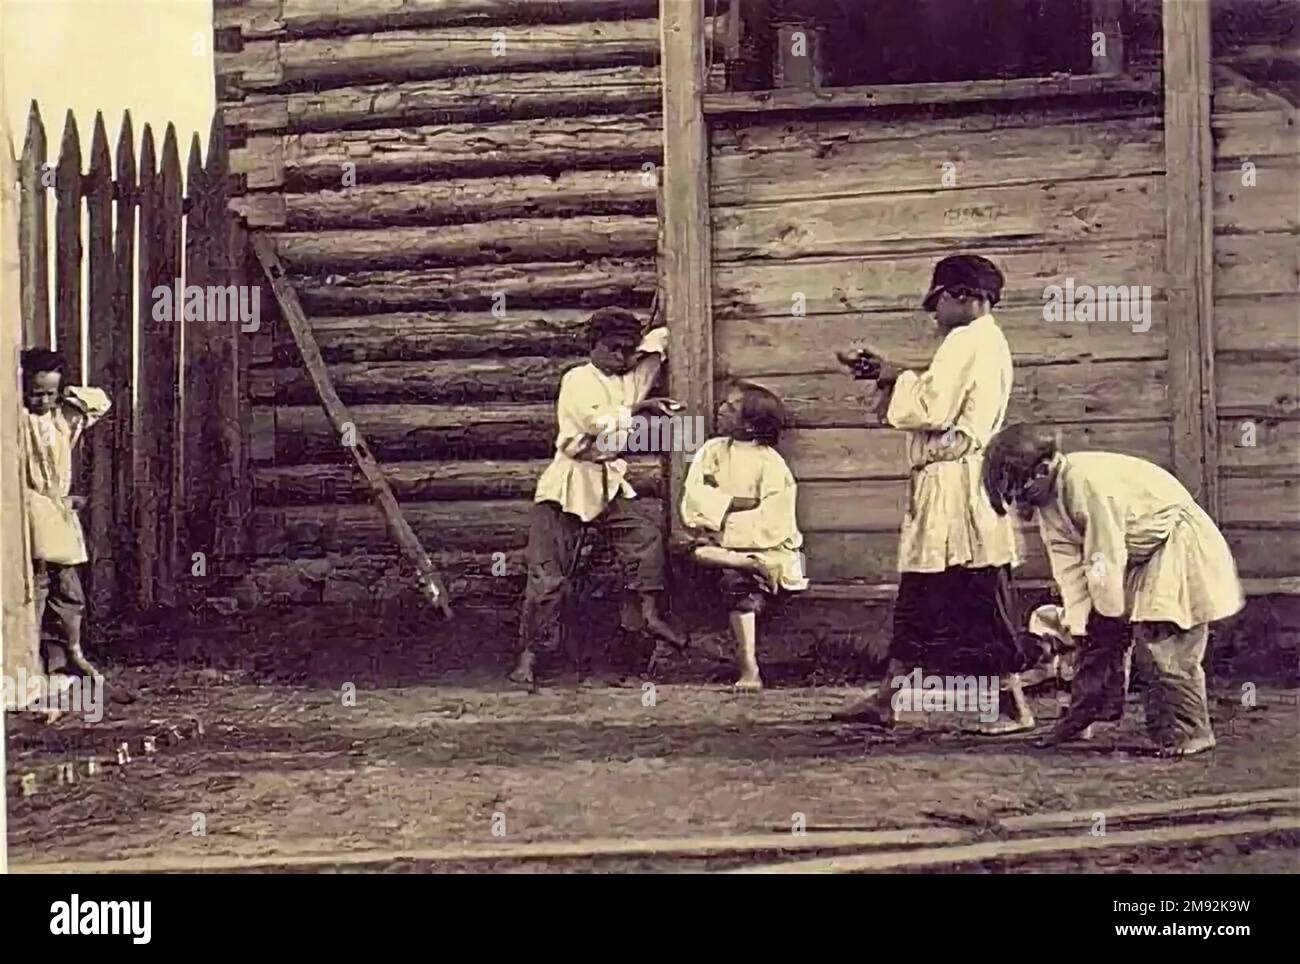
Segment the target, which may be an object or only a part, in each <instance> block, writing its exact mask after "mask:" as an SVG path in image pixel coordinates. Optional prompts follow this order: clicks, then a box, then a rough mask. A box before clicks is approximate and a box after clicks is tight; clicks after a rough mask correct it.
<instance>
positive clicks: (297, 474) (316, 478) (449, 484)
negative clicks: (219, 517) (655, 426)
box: [252, 455, 667, 506]
mask: <svg viewBox="0 0 1300 964" xmlns="http://www.w3.org/2000/svg"><path fill="white" fill-rule="evenodd" d="M548 465H550V459H526V460H518V461H514V460H492V459H472V460H465V461H443V460H426V461H421V462H391V463H389V464H388V465H386V466H384V475H385V476H386V477H387V478H388V481H389V484H390V485H392V487H393V494H394V495H396V496H397V497H398V499H399V500H401V501H402V502H406V501H412V502H428V501H445V500H455V499H471V500H484V499H527V498H531V497H532V495H533V492H534V490H535V489H536V487H537V479H538V477H539V476H541V474H542V471H543V470H544V469H545V468H546V467H547V466H548ZM252 476H253V488H254V491H255V493H256V496H257V503H258V505H263V506H276V505H306V504H311V503H314V502H329V503H342V502H363V501H365V500H367V499H368V498H369V496H370V489H369V487H368V486H367V485H366V483H365V480H364V479H363V478H361V476H360V475H359V474H358V473H357V471H356V469H354V468H353V467H352V466H349V465H336V464H322V465H293V466H283V465H278V466H258V467H257V468H256V469H254V471H253V473H252ZM663 476H664V470H663V462H662V460H661V459H659V458H658V457H657V456H653V455H645V456H642V455H635V456H632V457H630V458H629V459H628V481H629V482H631V484H632V487H633V488H634V489H636V491H637V494H638V495H642V496H647V497H653V498H663V497H664V496H665V495H666V494H667V493H666V492H665V486H664V484H663Z"/></svg>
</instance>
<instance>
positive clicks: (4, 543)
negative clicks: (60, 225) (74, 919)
mask: <svg viewBox="0 0 1300 964" xmlns="http://www.w3.org/2000/svg"><path fill="white" fill-rule="evenodd" d="M3 97H4V76H3V73H0V103H3V102H4V101H3ZM33 110H34V105H33ZM36 116H37V117H38V119H39V115H36ZM36 140H37V139H35V138H33V136H32V134H31V126H30V121H29V127H28V142H27V146H26V148H25V150H24V160H25V161H26V163H25V164H24V168H23V169H24V173H26V172H27V170H28V169H29V168H30V167H31V161H32V160H35V159H36V158H37V152H36V150H35V149H34V148H33V144H34V143H35V142H36ZM39 159H40V161H44V151H43V150H41V151H40V153H39ZM38 168H39V165H38ZM38 183H39V182H38ZM24 184H26V181H24ZM26 199H27V194H26V190H25V188H24V190H23V192H22V193H21V194H20V189H19V172H18V165H17V163H16V161H15V160H14V156H13V141H12V140H11V139H10V134H9V122H8V119H7V116H6V115H5V114H4V112H0V451H2V452H4V453H5V456H6V457H5V458H3V459H0V552H3V553H4V557H3V560H2V561H0V673H3V674H4V675H5V676H6V677H7V679H10V680H16V679H19V678H21V677H20V676H19V674H20V673H22V674H24V675H25V676H26V677H28V678H34V677H35V676H36V675H37V674H39V673H41V672H42V671H43V663H42V660H41V654H40V641H39V638H38V634H37V631H36V627H37V624H36V619H35V607H34V605H33V598H34V589H35V587H34V586H33V582H32V564H31V547H30V541H29V536H28V525H27V513H26V503H25V500H24V498H23V497H22V495H21V493H22V492H23V488H24V484H25V480H24V468H23V466H22V462H21V460H20V459H18V458H14V457H12V454H13V453H16V452H18V451H20V445H21V439H22V437H23V435H22V432H23V430H24V429H25V426H24V425H23V422H24V420H25V419H26V415H25V414H24V405H23V390H22V379H21V377H20V371H19V369H20V353H21V351H22V349H23V347H24V346H23V338H24V328H28V327H29V325H28V324H27V322H28V321H29V320H30V316H29V315H27V314H24V310H25V309H27V308H30V306H31V304H32V302H31V301H28V302H27V303H26V304H24V301H23V298H22V295H21V294H20V287H21V284H22V282H23V281H24V280H25V279H26V278H28V277H29V276H28V274H27V272H28V271H29V270H30V266H29V264H28V263H27V262H26V260H25V255H26V254H27V253H29V252H30V251H31V250H32V248H31V247H29V245H30V243H31V236H30V235H25V234H20V219H19V209H20V205H21V204H22V203H24V202H25V201H26ZM46 330H47V332H48V325H47V326H46ZM47 337H48V335H47ZM7 692H8V690H7ZM6 702H7V701H6ZM6 708H7V707H6V706H5V705H2V704H0V743H3V738H4V715H5V710H6ZM3 762H4V748H3V746H0V764H3ZM3 803H4V790H3V789H0V810H2V809H3ZM4 823H5V815H4V814H3V813H0V832H3V830H4ZM4 863H5V858H4V854H3V853H0V873H3V872H4Z"/></svg>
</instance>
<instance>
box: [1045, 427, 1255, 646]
mask: <svg viewBox="0 0 1300 964" xmlns="http://www.w3.org/2000/svg"><path fill="white" fill-rule="evenodd" d="M1057 466H1058V468H1057V479H1056V487H1055V498H1054V499H1053V501H1052V502H1051V503H1049V504H1048V505H1046V506H1044V507H1042V508H1041V509H1039V510H1038V512H1037V516H1038V528H1039V532H1040V533H1041V534H1042V536H1043V542H1044V544H1045V545H1046V546H1047V554H1048V559H1049V560H1050V561H1051V564H1052V576H1053V577H1054V578H1055V580H1056V583H1057V586H1058V587H1059V588H1060V591H1061V599H1062V602H1063V604H1064V605H1063V607H1062V608H1063V609H1064V610H1065V614H1064V623H1065V626H1066V628H1067V629H1068V631H1069V632H1070V633H1072V634H1074V635H1083V634H1084V633H1085V631H1086V629H1087V625H1088V616H1089V614H1090V613H1091V612H1092V610H1094V609H1095V610H1097V612H1099V613H1101V615H1103V616H1112V617H1125V618H1127V619H1129V620H1130V621H1132V622H1171V623H1175V624H1176V625H1177V626H1178V627H1179V628H1180V629H1184V630H1186V629H1191V628H1192V627H1193V626H1199V625H1201V624H1202V623H1210V622H1214V621H1215V620H1218V619H1224V618H1226V617H1228V616H1231V615H1232V614H1233V613H1235V612H1237V611H1238V610H1239V609H1241V607H1242V606H1243V605H1244V600H1243V598H1242V592H1241V583H1240V582H1239V581H1238V580H1237V567H1236V565H1235V563H1234V562H1233V559H1232V551H1231V550H1230V549H1229V548H1228V543H1227V541H1226V540H1225V539H1224V538H1223V534H1222V533H1220V532H1219V529H1218V527H1217V526H1216V525H1215V524H1214V521H1213V520H1212V519H1211V518H1210V517H1209V516H1208V515H1207V514H1206V513H1205V511H1204V510H1203V509H1202V508H1201V507H1200V506H1199V505H1197V504H1196V501H1195V500H1194V499H1193V498H1192V496H1191V493H1190V492H1188V491H1187V490H1186V489H1185V488H1183V486H1182V484H1181V483H1180V482H1179V481H1178V480H1177V479H1175V478H1174V477H1173V476H1172V475H1170V474H1169V473H1168V472H1166V471H1165V470H1164V469H1162V468H1160V467H1159V466H1158V465H1152V464H1151V463H1150V462H1147V461H1144V460H1143V459H1138V458H1133V457H1132V456H1129V455H1118V454H1115V453H1112V452H1073V453H1071V454H1069V455H1061V456H1058V457H1057Z"/></svg>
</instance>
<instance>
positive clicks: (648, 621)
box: [645, 615, 690, 649]
mask: <svg viewBox="0 0 1300 964" xmlns="http://www.w3.org/2000/svg"><path fill="white" fill-rule="evenodd" d="M645 628H646V631H647V632H649V633H650V635H652V636H654V637H655V638H657V639H661V640H663V641H664V642H665V643H669V644H670V645H672V646H674V647H675V648H677V649H685V648H686V646H687V644H688V643H689V642H690V637H689V636H687V635H686V634H685V633H679V632H678V631H677V630H675V629H673V627H672V626H670V625H668V623H666V622H664V620H663V619H662V618H660V617H659V616H658V615H654V616H649V615H647V616H646V617H645Z"/></svg>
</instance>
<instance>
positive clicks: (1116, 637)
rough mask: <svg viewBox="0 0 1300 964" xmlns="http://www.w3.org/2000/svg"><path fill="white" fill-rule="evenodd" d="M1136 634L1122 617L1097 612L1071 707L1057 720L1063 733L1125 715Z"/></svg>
mask: <svg viewBox="0 0 1300 964" xmlns="http://www.w3.org/2000/svg"><path fill="white" fill-rule="evenodd" d="M1131 642H1132V635H1131V632H1130V630H1129V625H1128V623H1127V622H1125V621H1124V620H1122V619H1110V618H1105V617H1099V616H1096V615H1094V616H1093V617H1092V619H1091V620H1089V623H1088V635H1087V636H1085V637H1083V638H1082V640H1081V642H1080V647H1079V660H1078V664H1077V666H1076V668H1075V672H1074V681H1073V682H1072V683H1071V684H1070V709H1069V711H1068V712H1067V713H1066V714H1065V716H1064V717H1063V718H1062V719H1061V721H1060V722H1059V723H1058V724H1057V731H1058V732H1059V733H1062V734H1072V733H1078V732H1082V731H1083V730H1084V728H1085V727H1087V726H1088V724H1090V723H1096V722H1099V721H1100V722H1113V721H1115V720H1119V719H1121V718H1122V717H1123V716H1124V696H1125V694H1126V693H1127V692H1128V668H1129V658H1130V644H1131Z"/></svg>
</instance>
